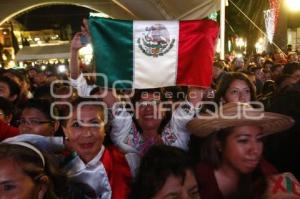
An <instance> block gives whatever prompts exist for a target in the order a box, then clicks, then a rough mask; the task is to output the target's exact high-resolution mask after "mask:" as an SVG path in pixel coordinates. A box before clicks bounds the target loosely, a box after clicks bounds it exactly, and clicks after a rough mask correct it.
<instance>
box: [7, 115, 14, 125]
mask: <svg viewBox="0 0 300 199" xmlns="http://www.w3.org/2000/svg"><path fill="white" fill-rule="evenodd" d="M12 118H13V115H12V114H9V115H7V116H5V121H6V123H7V124H10V122H11V120H12Z"/></svg>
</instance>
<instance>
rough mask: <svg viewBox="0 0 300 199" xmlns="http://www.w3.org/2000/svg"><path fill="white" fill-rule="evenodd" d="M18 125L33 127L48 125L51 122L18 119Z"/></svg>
mask: <svg viewBox="0 0 300 199" xmlns="http://www.w3.org/2000/svg"><path fill="white" fill-rule="evenodd" d="M17 123H18V125H21V124H22V125H24V124H26V125H29V126H35V125H41V124H49V123H53V121H50V120H44V121H41V120H35V119H32V120H25V119H20V120H18V121H17Z"/></svg>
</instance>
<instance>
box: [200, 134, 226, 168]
mask: <svg viewBox="0 0 300 199" xmlns="http://www.w3.org/2000/svg"><path fill="white" fill-rule="evenodd" d="M231 131H232V128H225V129H221V130H219V131H217V132H215V133H212V134H210V135H209V136H208V137H206V138H204V139H203V143H202V146H201V148H200V160H201V161H204V162H206V163H208V164H209V165H211V166H213V167H214V168H215V169H216V168H218V167H219V166H220V165H221V161H222V157H221V153H220V151H219V150H218V147H221V148H222V149H223V148H224V147H225V145H226V138H227V137H228V136H229V135H230V133H231ZM217 142H219V143H220V146H217V144H216V143H217Z"/></svg>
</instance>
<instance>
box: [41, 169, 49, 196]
mask: <svg viewBox="0 0 300 199" xmlns="http://www.w3.org/2000/svg"><path fill="white" fill-rule="evenodd" d="M39 183H40V187H39V191H38V199H44V198H45V195H46V193H47V191H48V184H49V178H48V177H47V176H45V175H44V176H42V177H40V179H39Z"/></svg>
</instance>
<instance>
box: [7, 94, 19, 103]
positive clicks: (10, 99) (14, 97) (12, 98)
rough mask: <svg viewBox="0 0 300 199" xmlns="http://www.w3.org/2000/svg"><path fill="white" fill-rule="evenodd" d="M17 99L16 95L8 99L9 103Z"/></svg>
mask: <svg viewBox="0 0 300 199" xmlns="http://www.w3.org/2000/svg"><path fill="white" fill-rule="evenodd" d="M17 98H18V95H17V94H14V95H11V96H10V97H9V101H11V102H14V101H15V100H16V99H17Z"/></svg>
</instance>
